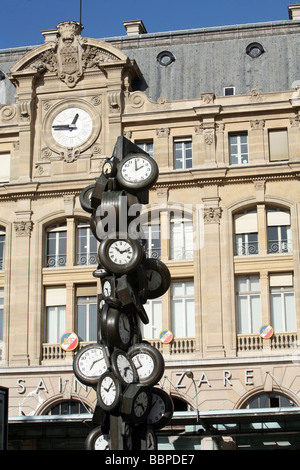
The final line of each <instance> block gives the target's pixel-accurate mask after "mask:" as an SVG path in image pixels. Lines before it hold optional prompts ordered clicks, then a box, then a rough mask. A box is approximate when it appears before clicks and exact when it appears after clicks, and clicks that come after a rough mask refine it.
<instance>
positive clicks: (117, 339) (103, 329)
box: [99, 306, 133, 350]
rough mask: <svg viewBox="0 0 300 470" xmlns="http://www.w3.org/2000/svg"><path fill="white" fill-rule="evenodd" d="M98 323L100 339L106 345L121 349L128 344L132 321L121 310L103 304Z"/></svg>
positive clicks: (124, 348) (131, 333)
mask: <svg viewBox="0 0 300 470" xmlns="http://www.w3.org/2000/svg"><path fill="white" fill-rule="evenodd" d="M99 324H100V334H101V340H102V342H103V343H104V344H105V345H106V346H108V347H112V348H113V347H116V348H120V349H123V350H126V349H127V348H128V347H129V346H130V344H131V341H132V336H133V323H132V321H131V318H130V316H129V315H128V314H127V313H125V312H124V311H123V310H120V309H116V308H110V307H108V308H107V307H106V306H104V308H103V312H102V315H101V318H100V322H99Z"/></svg>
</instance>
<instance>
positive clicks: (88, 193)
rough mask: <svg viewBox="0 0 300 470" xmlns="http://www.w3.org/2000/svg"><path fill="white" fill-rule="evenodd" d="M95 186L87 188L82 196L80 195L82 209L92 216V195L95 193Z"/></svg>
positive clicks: (91, 185) (82, 192)
mask: <svg viewBox="0 0 300 470" xmlns="http://www.w3.org/2000/svg"><path fill="white" fill-rule="evenodd" d="M94 188H95V185H94V184H90V185H89V186H87V187H86V188H84V189H83V190H82V191H81V193H80V195H79V202H80V205H81V207H82V209H83V210H84V211H86V212H89V213H90V214H92V213H93V210H94V209H93V207H92V201H91V199H92V193H93V191H94Z"/></svg>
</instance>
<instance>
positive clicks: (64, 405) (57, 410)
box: [44, 400, 92, 415]
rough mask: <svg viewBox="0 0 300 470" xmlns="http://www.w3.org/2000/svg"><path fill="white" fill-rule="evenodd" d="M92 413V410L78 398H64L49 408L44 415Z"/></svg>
mask: <svg viewBox="0 0 300 470" xmlns="http://www.w3.org/2000/svg"><path fill="white" fill-rule="evenodd" d="M87 413H92V410H91V409H90V408H89V407H88V406H86V405H84V404H83V403H82V402H81V401H77V400H64V401H61V402H59V403H56V404H55V405H54V406H53V407H52V408H50V409H48V410H47V411H46V412H45V413H44V415H74V414H87Z"/></svg>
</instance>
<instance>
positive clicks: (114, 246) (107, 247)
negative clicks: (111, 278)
mask: <svg viewBox="0 0 300 470" xmlns="http://www.w3.org/2000/svg"><path fill="white" fill-rule="evenodd" d="M143 254H144V250H143V247H142V245H141V243H140V241H139V240H138V239H135V238H132V237H130V236H129V235H128V234H120V233H116V234H114V235H111V236H109V237H107V238H106V239H104V240H102V242H101V243H100V246H99V249H98V257H99V262H100V264H101V266H102V267H103V268H105V269H107V270H108V271H109V272H111V273H114V274H122V273H125V272H130V271H132V270H133V269H135V268H136V267H137V266H138V265H139V264H140V262H141V260H142V257H143Z"/></svg>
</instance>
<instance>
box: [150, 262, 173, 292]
mask: <svg viewBox="0 0 300 470" xmlns="http://www.w3.org/2000/svg"><path fill="white" fill-rule="evenodd" d="M143 266H144V267H145V270H146V278H147V297H148V299H155V298H157V297H160V296H161V295H163V294H164V293H165V292H166V291H167V290H168V289H169V287H170V283H171V276H170V271H169V269H168V267H167V266H166V265H165V264H164V263H163V262H162V261H160V260H157V259H153V258H145V259H144V260H143Z"/></svg>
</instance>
